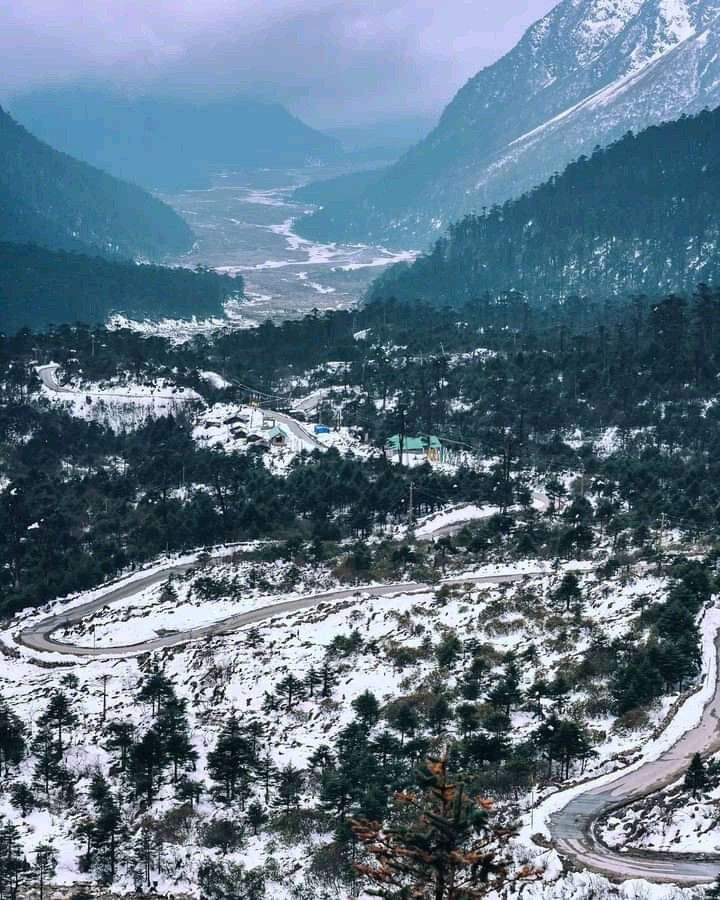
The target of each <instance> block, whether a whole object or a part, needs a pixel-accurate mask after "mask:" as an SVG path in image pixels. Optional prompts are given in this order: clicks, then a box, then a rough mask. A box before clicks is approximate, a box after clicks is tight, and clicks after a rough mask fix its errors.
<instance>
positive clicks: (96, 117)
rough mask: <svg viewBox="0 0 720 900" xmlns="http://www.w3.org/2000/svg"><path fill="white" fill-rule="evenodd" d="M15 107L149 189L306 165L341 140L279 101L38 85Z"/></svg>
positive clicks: (67, 144) (53, 137) (74, 150)
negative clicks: (226, 173)
mask: <svg viewBox="0 0 720 900" xmlns="http://www.w3.org/2000/svg"><path fill="white" fill-rule="evenodd" d="M12 111H13V113H14V114H15V115H17V116H18V118H19V119H20V120H21V121H22V122H24V123H26V124H27V126H28V127H29V128H32V129H33V131H34V132H35V133H37V134H38V135H40V136H41V137H42V138H43V139H44V140H47V141H49V142H50V143H51V144H53V146H56V147H59V148H61V149H62V150H64V151H65V152H66V153H71V154H72V155H73V156H76V157H78V158H79V159H84V160H86V161H87V162H90V163H92V164H93V165H95V166H99V167H100V168H102V169H105V170H107V171H108V172H112V173H113V175H117V176H118V177H119V178H126V179H128V180H129V181H133V182H135V183H137V184H141V185H143V186H144V187H146V188H148V190H157V189H160V190H177V189H182V188H193V187H202V186H204V185H205V184H207V183H208V181H209V178H210V176H211V175H213V174H215V173H216V172H218V171H221V170H223V169H225V168H229V169H236V170H237V169H246V168H249V169H255V168H265V167H270V168H273V167H278V166H279V167H283V166H286V167H287V166H302V165H307V164H308V163H318V162H326V161H328V160H333V159H336V158H338V157H340V156H341V155H342V151H341V148H340V144H339V143H338V142H337V141H336V140H335V139H334V138H331V137H329V136H328V135H326V134H322V133H321V132H319V131H316V130H315V129H314V128H311V127H310V126H309V125H306V124H305V123H304V122H302V121H300V119H298V118H296V117H295V116H293V115H292V114H291V113H290V112H288V110H286V109H285V108H284V107H282V106H280V105H278V104H272V103H261V102H259V101H254V100H250V99H247V98H245V97H234V98H231V99H228V100H213V101H208V102H206V103H195V102H191V101H181V100H173V99H171V98H155V97H125V96H122V95H121V94H119V93H116V92H113V91H105V90H101V89H84V88H81V87H79V86H77V85H71V86H68V87H57V88H52V89H47V90H44V91H36V92H34V93H31V94H27V95H25V96H22V97H16V98H15V99H14V100H13V102H12Z"/></svg>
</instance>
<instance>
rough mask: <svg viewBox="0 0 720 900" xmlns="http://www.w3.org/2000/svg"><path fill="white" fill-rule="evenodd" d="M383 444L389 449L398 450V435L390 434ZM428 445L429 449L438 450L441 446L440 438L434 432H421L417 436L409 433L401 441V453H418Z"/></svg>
mask: <svg viewBox="0 0 720 900" xmlns="http://www.w3.org/2000/svg"><path fill="white" fill-rule="evenodd" d="M385 446H386V447H388V449H390V450H393V451H395V450H397V451H398V452H399V451H400V435H399V434H391V435H390V437H389V438H388V439H387V440H386V441H385ZM428 447H430V449H431V450H440V449H441V447H442V444H441V443H440V438H439V437H437V435H434V434H421V435H419V436H418V437H415V436H414V435H410V434H406V435H405V440H404V441H403V453H420V452H421V451H423V450H427V448H428Z"/></svg>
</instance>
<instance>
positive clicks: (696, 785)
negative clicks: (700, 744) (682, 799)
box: [685, 753, 708, 800]
mask: <svg viewBox="0 0 720 900" xmlns="http://www.w3.org/2000/svg"><path fill="white" fill-rule="evenodd" d="M707 784H708V776H707V769H706V768H705V763H704V762H703V761H702V757H701V756H700V754H699V753H695V754H693V757H692V759H691V760H690V765H689V766H688V769H687V772H686V773H685V789H686V790H688V791H690V793H691V794H692V796H693V797H694V799H695V800H697V799H698V797H699V796H700V794H701V793H702V792H703V790H704V789H705V788H706V787H707Z"/></svg>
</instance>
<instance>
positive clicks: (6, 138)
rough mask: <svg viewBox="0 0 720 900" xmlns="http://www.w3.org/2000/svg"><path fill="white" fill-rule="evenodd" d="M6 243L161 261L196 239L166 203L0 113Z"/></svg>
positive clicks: (0, 216) (0, 214)
mask: <svg viewBox="0 0 720 900" xmlns="http://www.w3.org/2000/svg"><path fill="white" fill-rule="evenodd" d="M0 241H19V242H32V243H36V244H40V245H42V246H46V247H51V248H53V249H60V250H72V251H75V252H85V253H88V252H89V253H93V254H99V255H102V256H107V257H114V258H118V257H119V258H135V257H144V258H147V259H153V260H159V259H162V257H164V256H166V255H168V254H171V253H179V252H182V251H184V250H188V249H189V248H190V247H191V246H192V242H193V236H192V231H191V230H190V227H189V226H188V225H187V223H186V222H185V221H184V220H183V219H182V218H180V216H179V215H177V213H175V212H174V211H173V210H172V209H170V207H169V206H167V205H166V204H164V203H162V202H161V201H160V200H157V199H156V198H155V197H152V196H151V195H150V194H148V193H146V192H145V191H144V190H142V189H141V188H139V187H136V186H135V185H133V184H128V183H126V182H123V181H119V180H118V179H117V178H113V177H112V176H111V175H107V174H106V173H105V172H101V171H100V170H99V169H95V168H93V166H90V165H87V163H84V162H80V161H79V160H77V159H73V158H72V157H71V156H67V155H66V154H65V153H60V152H59V151H57V150H54V149H53V148H52V147H50V146H49V145H48V144H45V143H43V142H42V141H39V140H38V139H37V138H36V137H34V136H33V135H32V134H30V132H29V131H26V129H25V128H23V127H22V125H19V124H18V123H17V122H16V121H15V120H14V119H12V118H11V117H10V116H9V115H8V114H7V113H6V112H5V111H4V110H3V109H2V108H0ZM64 318H67V316H65V317H64Z"/></svg>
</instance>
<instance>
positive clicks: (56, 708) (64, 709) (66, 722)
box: [39, 691, 78, 756]
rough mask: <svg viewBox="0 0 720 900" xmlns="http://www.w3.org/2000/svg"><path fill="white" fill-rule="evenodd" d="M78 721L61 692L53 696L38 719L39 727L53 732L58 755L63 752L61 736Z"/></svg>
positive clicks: (65, 696) (66, 698)
mask: <svg viewBox="0 0 720 900" xmlns="http://www.w3.org/2000/svg"><path fill="white" fill-rule="evenodd" d="M77 721H78V717H77V714H76V712H75V710H74V709H73V708H72V705H71V703H70V700H69V699H68V697H67V695H66V694H64V693H63V692H62V691H57V692H56V693H55V694H53V696H52V698H51V699H50V703H49V704H48V707H47V709H46V710H45V712H44V713H43V714H42V716H41V717H40V719H39V725H40V726H41V728H42V727H45V728H49V729H51V730H53V731H54V732H55V734H56V737H57V751H58V755H59V756H62V755H63V753H64V752H65V745H64V743H63V734H64V732H65V731H66V730H67V729H68V728H72V726H73V725H76V724H77Z"/></svg>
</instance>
